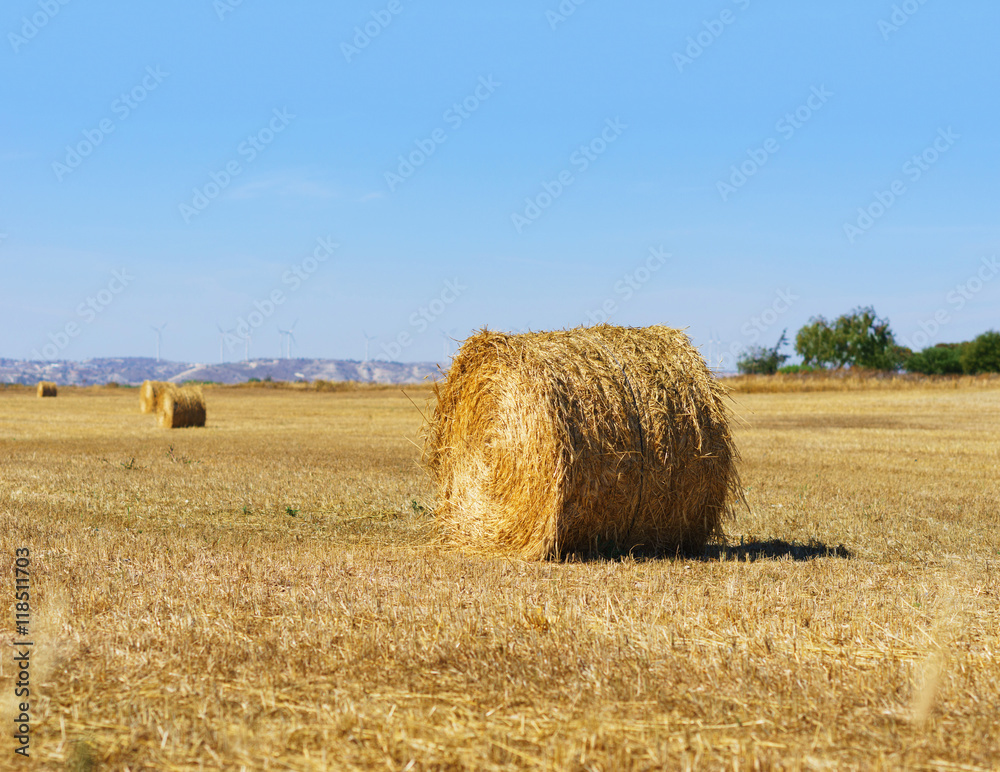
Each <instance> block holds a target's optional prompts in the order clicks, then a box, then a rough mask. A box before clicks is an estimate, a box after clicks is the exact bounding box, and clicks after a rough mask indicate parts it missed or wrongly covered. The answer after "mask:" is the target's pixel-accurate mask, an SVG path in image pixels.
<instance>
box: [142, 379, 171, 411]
mask: <svg viewBox="0 0 1000 772" xmlns="http://www.w3.org/2000/svg"><path fill="white" fill-rule="evenodd" d="M171 387H173V384H172V383H167V382H166V381H143V382H142V386H140V387H139V412H140V413H159V412H160V402H161V400H162V399H163V393H164V392H165V391H166V390H167V389H168V388H171Z"/></svg>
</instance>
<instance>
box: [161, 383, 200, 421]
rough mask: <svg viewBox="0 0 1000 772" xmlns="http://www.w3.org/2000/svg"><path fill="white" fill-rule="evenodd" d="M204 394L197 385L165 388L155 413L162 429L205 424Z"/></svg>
mask: <svg viewBox="0 0 1000 772" xmlns="http://www.w3.org/2000/svg"><path fill="white" fill-rule="evenodd" d="M205 418H206V413H205V395H204V394H202V391H201V389H200V388H198V387H197V386H172V387H171V388H168V389H165V390H164V392H163V395H162V398H161V402H160V410H159V412H158V413H157V422H158V423H159V425H160V428H162V429H180V428H184V427H187V426H204V425H205Z"/></svg>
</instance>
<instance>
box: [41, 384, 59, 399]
mask: <svg viewBox="0 0 1000 772" xmlns="http://www.w3.org/2000/svg"><path fill="white" fill-rule="evenodd" d="M58 391H59V390H58V388H57V387H56V385H55V383H53V382H52V381H39V382H38V396H39V397H54V396H56V394H57V393H58Z"/></svg>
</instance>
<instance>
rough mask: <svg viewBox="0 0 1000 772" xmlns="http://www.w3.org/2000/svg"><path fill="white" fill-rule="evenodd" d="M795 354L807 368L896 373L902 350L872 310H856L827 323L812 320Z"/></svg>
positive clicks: (884, 321) (798, 337)
mask: <svg viewBox="0 0 1000 772" xmlns="http://www.w3.org/2000/svg"><path fill="white" fill-rule="evenodd" d="M795 351H796V352H797V353H798V354H799V355H800V356H801V357H802V361H803V363H804V364H806V365H813V364H815V365H820V366H822V367H829V366H833V367H862V368H865V369H869V370H896V369H898V368H899V366H900V364H901V363H902V359H903V350H902V348H901V347H900V346H898V345H897V344H896V339H895V337H894V336H893V334H892V329H891V328H890V327H889V320H888V319H880V318H879V317H878V314H876V313H875V309H874V308H872V307H871V306H867V307H863V308H856V309H854V310H853V311H852V312H851V313H849V314H843V315H842V316H839V317H837V319H836V321H834V322H828V321H827V320H826V319H824V318H823V317H822V316H819V317H813V318H812V319H810V320H809V324H808V325H806V326H805V327H803V328H802V329H801V330H799V332H798V334H797V335H796V336H795Z"/></svg>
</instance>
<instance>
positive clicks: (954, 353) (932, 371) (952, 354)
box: [903, 343, 968, 375]
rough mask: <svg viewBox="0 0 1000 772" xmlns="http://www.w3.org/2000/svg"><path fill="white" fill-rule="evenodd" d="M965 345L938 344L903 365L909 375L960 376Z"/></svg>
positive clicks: (914, 355) (913, 356)
mask: <svg viewBox="0 0 1000 772" xmlns="http://www.w3.org/2000/svg"><path fill="white" fill-rule="evenodd" d="M966 345H968V344H965V343H938V344H937V345H936V346H931V347H930V348H925V349H924V350H923V351H918V352H917V353H916V354H913V355H912V356H910V357H909V358H908V359H907V360H906V362H904V363H903V368H904V369H905V370H906V372H908V373H920V374H922V375H959V374H961V373H962V351H963V348H964V347H965V346H966Z"/></svg>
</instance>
